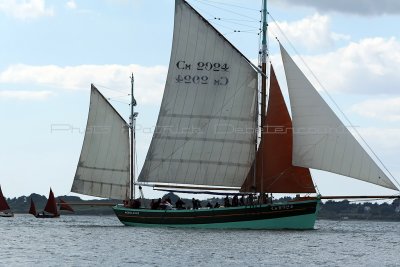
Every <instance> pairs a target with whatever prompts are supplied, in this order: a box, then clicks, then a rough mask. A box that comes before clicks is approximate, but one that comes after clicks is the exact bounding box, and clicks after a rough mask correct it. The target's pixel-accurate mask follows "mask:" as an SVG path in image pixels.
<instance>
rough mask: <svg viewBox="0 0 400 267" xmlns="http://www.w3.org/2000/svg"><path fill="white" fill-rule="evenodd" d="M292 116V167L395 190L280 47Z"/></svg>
mask: <svg viewBox="0 0 400 267" xmlns="http://www.w3.org/2000/svg"><path fill="white" fill-rule="evenodd" d="M281 54H282V60H283V65H284V68H285V73H286V79H287V85H288V89H289V97H290V105H291V109H292V116H293V127H294V130H293V132H294V135H293V138H294V140H293V165H296V166H301V167H307V168H314V169H319V170H324V171H329V172H333V173H337V174H341V175H345V176H349V177H352V178H355V179H359V180H362V181H366V182H369V183H372V184H376V185H380V186H383V187H386V188H390V189H393V190H398V188H397V187H396V186H395V185H394V184H393V183H392V181H391V180H390V179H389V178H388V177H387V176H386V174H385V173H384V172H383V171H382V170H381V168H379V166H378V165H377V164H376V163H375V162H374V160H373V159H372V158H371V157H370V156H369V155H368V153H367V152H366V151H365V150H364V149H363V147H362V146H361V145H360V144H359V143H358V141H357V140H356V139H355V138H354V136H353V135H352V134H351V133H350V131H349V130H348V129H347V128H346V126H345V125H344V124H343V123H342V122H341V121H340V119H339V118H338V117H337V116H336V114H335V113H334V112H333V111H332V109H331V108H330V107H329V106H328V104H327V103H326V102H325V101H324V100H323V98H322V97H321V96H320V95H319V93H318V92H317V90H316V89H315V88H314V86H313V85H312V84H311V83H310V82H309V81H308V79H307V78H306V77H305V75H304V74H303V73H302V71H301V70H300V69H299V67H298V66H297V65H296V64H295V63H294V61H293V59H292V58H291V57H290V56H289V54H288V53H287V52H286V50H285V49H284V48H283V46H281Z"/></svg>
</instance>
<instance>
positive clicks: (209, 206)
mask: <svg viewBox="0 0 400 267" xmlns="http://www.w3.org/2000/svg"><path fill="white" fill-rule="evenodd" d="M206 207H207V208H210V209H211V208H212V207H213V205H212V204H211V203H210V201H208V203H207V206H206Z"/></svg>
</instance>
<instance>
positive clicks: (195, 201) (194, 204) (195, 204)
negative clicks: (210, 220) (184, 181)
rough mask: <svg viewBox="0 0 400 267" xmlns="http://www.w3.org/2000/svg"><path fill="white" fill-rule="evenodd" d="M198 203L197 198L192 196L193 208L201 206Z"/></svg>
mask: <svg viewBox="0 0 400 267" xmlns="http://www.w3.org/2000/svg"><path fill="white" fill-rule="evenodd" d="M197 203H198V202H197V200H196V199H194V198H192V205H193V209H194V210H197V209H198V208H199V206H198V204H197Z"/></svg>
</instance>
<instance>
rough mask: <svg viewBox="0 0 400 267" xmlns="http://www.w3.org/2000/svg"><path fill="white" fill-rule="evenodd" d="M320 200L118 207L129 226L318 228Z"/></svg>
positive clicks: (123, 220) (268, 228)
mask: <svg viewBox="0 0 400 267" xmlns="http://www.w3.org/2000/svg"><path fill="white" fill-rule="evenodd" d="M319 203H320V200H308V201H301V202H283V203H275V204H270V205H256V206H243V207H232V208H216V209H213V208H211V209H199V210H151V209H132V208H126V207H123V206H115V207H113V210H114V212H115V214H116V215H117V217H118V219H119V220H120V221H121V222H122V223H123V224H124V225H126V226H144V227H160V226H165V227H179V228H209V229H265V230H273V229H293V230H310V229H314V225H315V220H316V218H317V213H318V207H319Z"/></svg>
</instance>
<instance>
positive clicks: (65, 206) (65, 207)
mask: <svg viewBox="0 0 400 267" xmlns="http://www.w3.org/2000/svg"><path fill="white" fill-rule="evenodd" d="M60 210H68V211H70V212H74V210H73V209H72V207H71V206H70V205H68V203H67V202H65V201H64V200H62V199H60Z"/></svg>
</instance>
